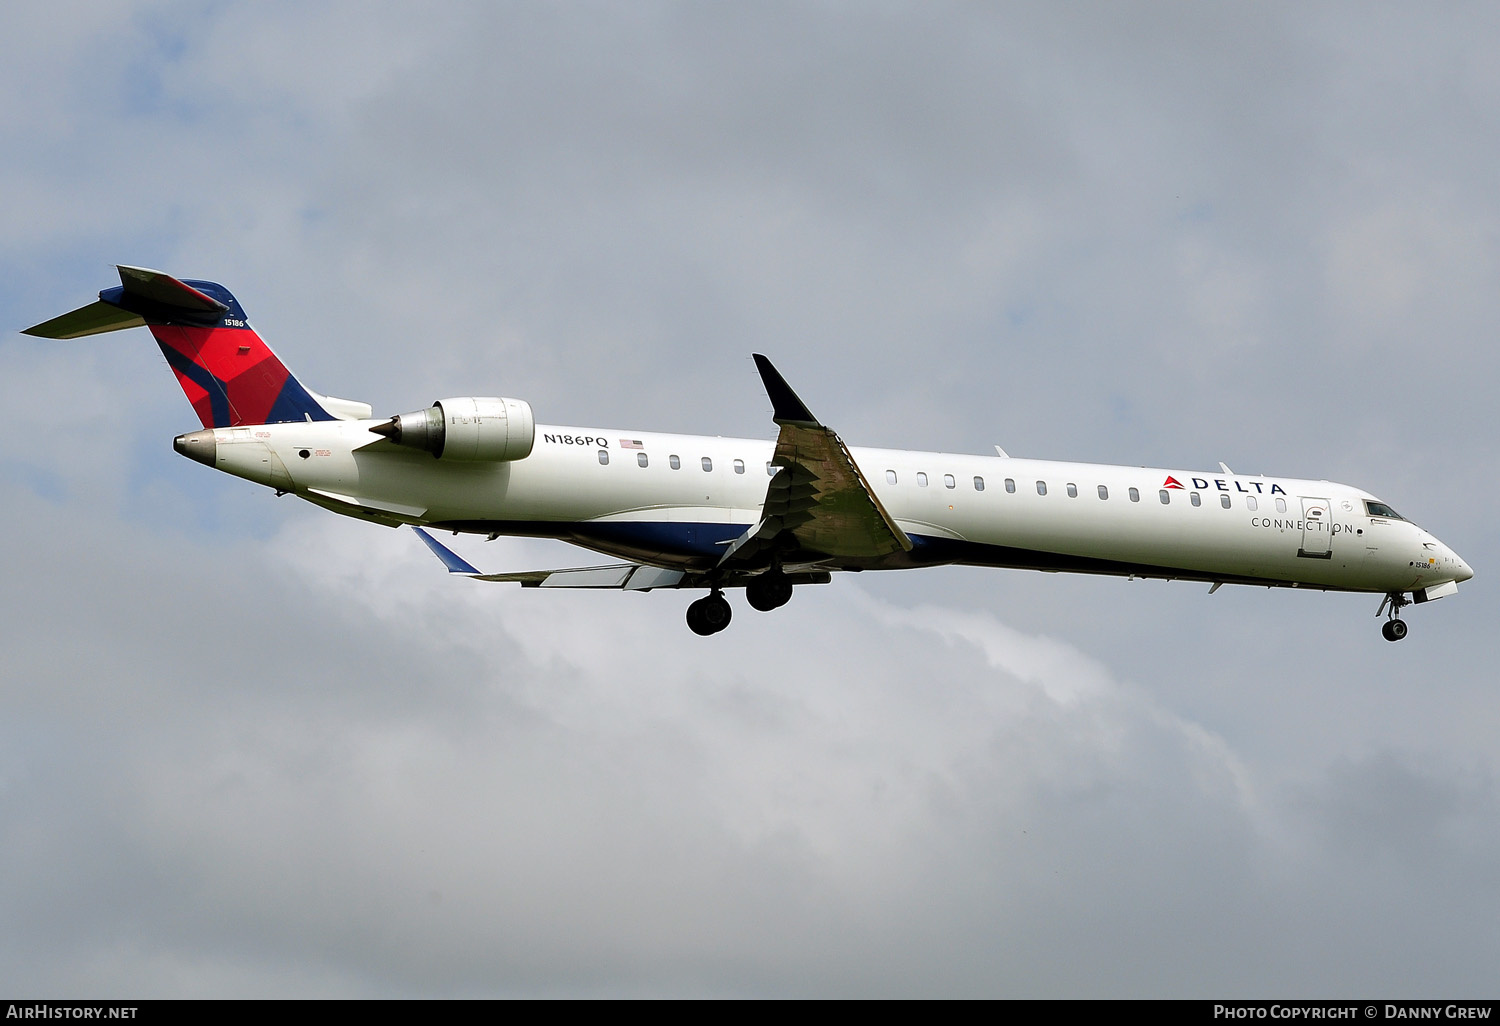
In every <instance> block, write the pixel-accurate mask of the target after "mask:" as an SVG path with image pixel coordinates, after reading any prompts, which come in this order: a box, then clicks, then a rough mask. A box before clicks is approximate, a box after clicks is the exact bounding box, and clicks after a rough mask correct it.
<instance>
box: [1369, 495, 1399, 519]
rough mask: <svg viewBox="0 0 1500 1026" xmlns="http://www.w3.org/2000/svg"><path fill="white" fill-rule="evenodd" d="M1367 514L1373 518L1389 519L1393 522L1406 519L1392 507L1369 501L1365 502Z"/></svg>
mask: <svg viewBox="0 0 1500 1026" xmlns="http://www.w3.org/2000/svg"><path fill="white" fill-rule="evenodd" d="M1365 512H1366V513H1368V514H1370V516H1372V517H1388V518H1390V519H1391V520H1405V519H1406V518H1405V517H1403V516H1402V515H1401V514H1400V513H1397V512H1396V511H1395V510H1393V509H1391V507H1389V506H1387V505H1386V504H1385V503H1383V502H1371V501H1370V500H1369V499H1366V500H1365Z"/></svg>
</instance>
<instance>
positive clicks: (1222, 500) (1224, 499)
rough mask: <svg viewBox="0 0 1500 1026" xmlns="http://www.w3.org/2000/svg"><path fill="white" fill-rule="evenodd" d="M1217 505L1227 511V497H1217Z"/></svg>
mask: <svg viewBox="0 0 1500 1026" xmlns="http://www.w3.org/2000/svg"><path fill="white" fill-rule="evenodd" d="M1219 505H1220V506H1223V507H1224V508H1225V509H1228V508H1229V496H1227V495H1221V496H1219Z"/></svg>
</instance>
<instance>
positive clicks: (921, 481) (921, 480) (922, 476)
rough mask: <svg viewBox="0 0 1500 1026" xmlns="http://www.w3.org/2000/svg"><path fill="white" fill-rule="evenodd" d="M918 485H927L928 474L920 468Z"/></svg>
mask: <svg viewBox="0 0 1500 1026" xmlns="http://www.w3.org/2000/svg"><path fill="white" fill-rule="evenodd" d="M917 486H918V487H919V488H926V487H927V475H926V474H925V473H923V472H922V471H920V470H919V471H917Z"/></svg>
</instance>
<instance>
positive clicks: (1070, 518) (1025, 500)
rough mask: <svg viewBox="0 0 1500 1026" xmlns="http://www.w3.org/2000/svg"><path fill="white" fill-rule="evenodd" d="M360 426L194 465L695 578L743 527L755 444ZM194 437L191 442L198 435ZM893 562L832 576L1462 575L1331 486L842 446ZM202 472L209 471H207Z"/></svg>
mask: <svg viewBox="0 0 1500 1026" xmlns="http://www.w3.org/2000/svg"><path fill="white" fill-rule="evenodd" d="M378 423H380V422H379V421H316V422H307V423H288V424H267V425H260V426H255V427H231V428H213V429H207V430H205V431H202V432H195V433H194V434H195V435H198V436H209V435H211V436H212V442H213V445H212V462H211V465H213V466H215V467H217V468H218V469H220V470H224V471H227V472H229V473H231V474H235V475H237V476H240V477H244V478H247V479H249V480H252V481H256V482H258V483H261V484H265V485H269V486H271V487H274V488H276V489H278V490H281V491H288V492H293V493H295V494H297V495H299V496H301V497H302V498H305V499H308V500H309V501H311V502H314V503H317V504H318V505H320V506H323V507H325V508H328V509H331V510H333V511H335V512H339V513H343V514H346V515H349V516H355V517H359V518H361V519H367V520H374V521H377V522H381V523H390V524H397V523H409V524H417V525H428V526H432V527H436V528H442V529H451V530H455V531H462V532H472V533H480V534H486V535H489V534H507V535H532V536H540V537H553V538H560V539H564V540H567V541H570V542H574V543H577V544H580V545H583V546H586V547H588V548H591V549H594V550H597V551H599V552H603V553H608V554H610V555H613V556H618V557H622V558H625V559H632V560H640V561H644V562H647V563H651V564H654V565H659V566H668V567H679V568H684V569H699V570H701V569H705V568H709V567H712V566H713V565H714V564H715V563H717V562H718V560H719V559H720V557H721V556H722V555H723V552H724V548H725V546H726V545H728V544H729V543H731V542H732V541H733V540H734V539H735V538H737V537H739V536H740V535H742V534H743V533H744V532H745V531H746V530H747V529H748V528H750V527H752V526H753V525H754V524H755V523H756V521H757V519H758V517H759V516H760V509H761V504H762V502H763V501H764V499H765V495H766V484H767V479H768V477H769V476H770V473H769V471H771V470H773V469H775V468H772V467H771V466H770V461H771V459H772V457H773V454H774V449H775V444H774V443H773V442H772V441H770V440H766V439H754V438H723V437H717V436H700V435H679V434H663V433H659V432H644V431H634V430H620V429H615V428H590V427H568V426H554V425H543V424H538V425H536V434H535V445H534V448H533V449H532V451H531V453H530V455H528V456H526V457H525V458H524V459H520V460H515V461H511V462H474V463H458V462H445V461H442V460H440V459H437V458H436V457H434V456H432V455H429V454H428V453H425V452H420V451H416V450H412V449H407V448H403V447H401V446H397V445H394V444H391V443H390V442H388V441H386V440H385V439H383V438H382V437H381V436H379V435H375V434H372V433H371V431H370V428H372V427H373V426H375V425H376V424H378ZM205 441H206V439H205ZM849 452H850V453H851V455H852V456H853V458H854V460H855V462H856V463H857V464H858V466H859V467H860V468H861V469H862V470H863V473H864V476H865V480H866V481H867V483H868V485H869V487H870V489H871V491H872V492H873V493H874V494H875V495H876V497H877V498H878V499H879V501H880V502H881V503H882V504H883V505H884V506H885V508H886V510H887V511H889V513H890V515H891V517H892V518H893V519H894V520H895V522H896V523H897V524H898V525H899V526H900V527H901V528H902V529H903V530H904V531H905V532H906V533H907V535H908V536H909V537H910V538H911V539H912V541H913V543H914V544H913V547H912V549H911V551H910V552H895V553H891V554H887V555H882V556H878V557H869V556H849V557H846V558H840V557H838V556H836V555H835V556H834V557H833V560H832V562H833V563H834V564H836V565H837V567H838V568H840V569H850V570H854V569H872V570H873V569H899V568H905V567H919V566H933V565H941V564H955V563H957V564H969V565H977V566H993V567H1010V568H1029V569H1037V570H1050V571H1069V572H1083V573H1101V574H1113V575H1120V576H1140V577H1162V578H1175V579H1186V580H1201V581H1210V582H1225V583H1255V584H1265V585H1283V586H1297V587H1310V588H1321V589H1329V590H1344V591H1367V592H1384V593H1389V592H1401V591H1413V592H1416V591H1421V590H1422V589H1426V588H1429V587H1433V586H1435V585H1439V584H1442V583H1444V582H1450V581H1456V580H1464V579H1467V577H1468V576H1470V575H1471V571H1470V570H1469V568H1468V567H1467V566H1466V565H1465V564H1464V563H1463V561H1462V560H1461V559H1460V558H1459V557H1458V556H1457V555H1456V554H1455V553H1454V552H1453V551H1452V550H1451V549H1449V548H1448V547H1447V546H1446V545H1444V544H1442V543H1441V542H1439V541H1438V540H1437V539H1436V538H1434V537H1433V536H1432V535H1430V534H1429V533H1428V532H1426V531H1424V530H1423V529H1421V528H1420V527H1418V526H1417V525H1415V524H1413V523H1410V522H1409V521H1406V520H1403V519H1400V518H1398V517H1395V516H1378V515H1372V513H1371V512H1370V509H1369V506H1368V505H1367V504H1368V503H1371V502H1376V501H1377V500H1375V497H1374V496H1372V495H1370V494H1369V493H1368V492H1365V491H1362V490H1360V489H1358V488H1353V487H1350V486H1348V485H1342V484H1336V483H1334V482H1330V481H1308V480H1300V479H1295V478H1278V477H1264V476H1254V477H1250V476H1245V475H1238V474H1231V473H1226V472H1225V471H1223V470H1218V471H1186V470H1175V469H1167V468H1150V467H1119V466H1107V465H1099V464H1086V463H1063V462H1055V461H1048V460H1030V459H1018V458H1011V457H1000V456H977V455H966V454H960V453H944V452H918V451H908V450H899V449H875V448H863V447H850V450H849ZM195 458H200V460H201V462H205V463H209V462H210V460H209V459H203V458H202V457H201V456H198V457H195Z"/></svg>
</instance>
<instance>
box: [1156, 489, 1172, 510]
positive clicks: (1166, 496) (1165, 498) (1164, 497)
mask: <svg viewBox="0 0 1500 1026" xmlns="http://www.w3.org/2000/svg"><path fill="white" fill-rule="evenodd" d="M1156 494H1157V495H1160V496H1161V504H1162V505H1163V506H1165V505H1166V504H1167V503H1169V502H1171V501H1172V493H1171V492H1169V491H1167V490H1166V489H1165V488H1163V489H1162V490H1161V491H1159V492H1157V493H1156Z"/></svg>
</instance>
